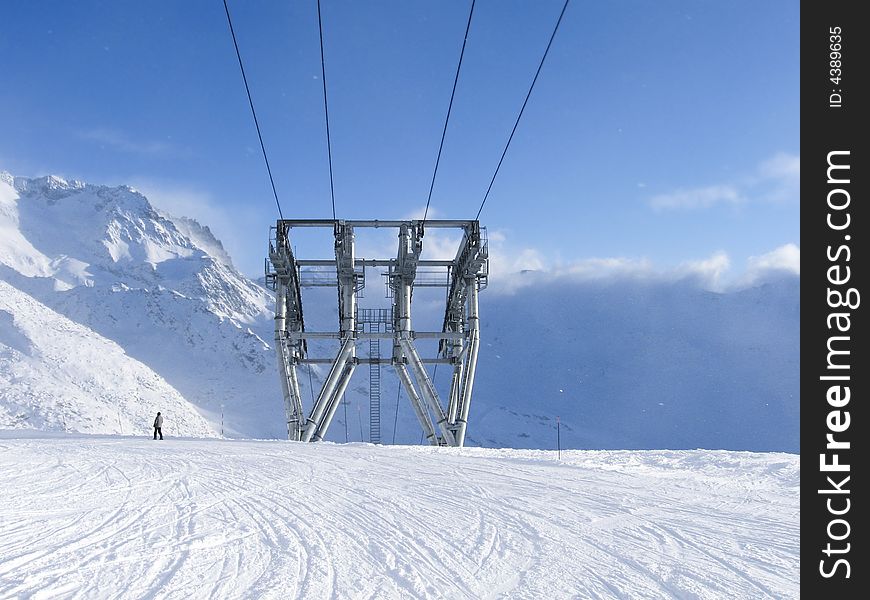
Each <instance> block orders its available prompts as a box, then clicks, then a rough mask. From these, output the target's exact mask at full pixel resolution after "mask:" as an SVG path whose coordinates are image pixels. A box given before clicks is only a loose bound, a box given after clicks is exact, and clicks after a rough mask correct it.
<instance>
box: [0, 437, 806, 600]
mask: <svg viewBox="0 0 870 600" xmlns="http://www.w3.org/2000/svg"><path fill="white" fill-rule="evenodd" d="M799 483H800V470H799V457H798V456H797V455H791V454H753V453H745V452H723V451H650V452H641V451H631V452H629V451H595V452H592V451H569V452H563V453H562V459H561V461H558V460H557V457H556V453H555V452H547V451H533V450H487V449H478V448H466V449H462V450H458V449H449V450H448V449H443V448H441V449H437V448H435V449H433V448H427V447H401V446H386V447H375V446H370V445H362V444H351V445H334V444H330V443H320V444H299V443H292V442H279V441H264V442H255V441H224V440H194V439H167V440H165V441H163V442H160V441H152V440H151V439H150V438H133V437H120V436H99V437H98V436H84V435H76V436H64V435H60V434H54V435H52V434H46V433H39V432H24V431H6V432H0V488H2V490H3V492H2V494H0V597H3V598H7V597H10V598H12V597H15V598H21V597H31V596H32V597H34V598H48V597H51V598H55V597H92V598H116V597H120V598H149V597H160V598H306V599H308V598H311V599H315V598H499V597H511V598H568V597H572V598H574V597H576V598H622V597H624V598H670V597H673V598H753V599H755V598H769V597H772V598H786V597H798V595H799V575H798V570H799V569H798V567H799V558H798V546H799V526H798V523H799V515H800V504H799V498H798V487H799Z"/></svg>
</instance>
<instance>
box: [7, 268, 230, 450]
mask: <svg viewBox="0 0 870 600" xmlns="http://www.w3.org/2000/svg"><path fill="white" fill-rule="evenodd" d="M158 410H160V411H162V412H164V413H166V414H167V417H168V420H167V423H166V429H167V431H173V432H175V433H176V434H177V435H188V436H215V435H216V433H215V431H214V429H212V427H211V426H210V425H209V424H208V423H207V422H206V420H205V419H203V418H202V416H200V414H199V413H198V412H197V411H196V410H195V409H194V408H193V406H191V405H190V403H188V402H187V401H186V400H185V399H184V398H183V397H182V396H181V394H179V393H178V391H177V390H175V389H174V388H173V387H172V386H170V385H169V384H168V383H166V381H164V380H163V378H162V377H160V376H159V375H157V374H156V373H155V372H154V371H152V370H151V369H149V368H148V367H146V366H145V365H143V364H141V363H139V362H138V361H135V360H133V359H131V358H129V357H128V356H126V355H125V354H124V350H123V349H122V348H120V347H119V346H118V345H117V344H115V343H114V342H112V341H111V340H107V339H105V338H104V337H102V336H100V335H99V334H96V333H94V332H93V331H91V330H89V329H87V328H86V327H83V326H81V325H79V324H78V323H74V322H72V321H70V320H69V319H67V318H65V317H63V316H62V315H59V314H57V313H56V312H54V311H52V310H51V309H49V308H47V307H45V306H44V305H42V304H40V303H39V302H37V301H36V300H34V299H33V298H31V297H30V296H28V295H27V294H25V293H23V292H21V291H19V290H17V289H15V288H13V287H12V286H11V285H9V284H8V283H6V282H4V281H0V428H12V429H15V428H35V429H42V430H55V431H64V430H66V429H67V428H68V427H69V426H70V425H73V426H74V427H75V430H76V431H81V432H86V433H105V432H112V433H127V434H131V433H134V432H145V431H147V430H148V426H149V425H150V424H151V423H152V422H153V420H154V415H155V414H156V413H157V411H158ZM169 415H171V416H169Z"/></svg>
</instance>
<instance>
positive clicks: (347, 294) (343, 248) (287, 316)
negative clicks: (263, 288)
mask: <svg viewBox="0 0 870 600" xmlns="http://www.w3.org/2000/svg"><path fill="white" fill-rule="evenodd" d="M299 227H315V228H318V227H319V228H328V229H332V231H333V235H334V236H335V259H326V260H321V259H318V260H300V259H297V258H296V257H295V256H294V255H293V250H292V249H291V244H290V233H291V230H292V229H294V228H299ZM424 227H425V229H436V228H437V229H459V230H461V231H462V234H463V235H462V241H461V242H460V244H459V248H458V249H457V251H456V255H455V257H454V258H453V259H452V260H422V259H421V258H420V254H421V252H422V250H423V233H424ZM360 228H393V229H396V230H398V252H397V253H396V257H395V258H385V259H379V258H372V259H368V258H357V257H356V254H355V252H354V230H355V229H360ZM488 265H489V261H488V251H487V242H486V229H485V228H481V227H480V223H479V222H478V221H476V220H475V221H447V220H427V221H425V223H424V222H423V221H420V220H412V221H341V220H290V219H280V220H278V222H277V225H276V226H275V227H274V228H272V229H271V231H270V239H269V258H268V259H267V261H266V282H267V284H268V285H269V286H270V287H271V288H272V289H273V290H274V291H275V300H276V302H275V348H276V351H277V353H278V371H279V375H280V378H281V387H282V391H283V393H284V411H285V414H286V418H287V435H288V437H289V439H291V440H300V441H304V442H310V441H319V440H322V439H323V438H324V437H325V436H326V431H327V429H328V428H329V424H330V423H331V422H332V418H333V416H334V415H335V411H336V410H337V409H338V405H339V403H340V401H341V398H342V395H343V394H344V392H345V390H346V389H347V386H348V384H349V383H350V379H351V377H352V376H353V373H354V370H355V369H356V367H357V365H359V364H361V363H368V364H369V365H381V364H391V365H393V367H394V368H395V370H396V373H397V374H398V376H399V381H401V383H402V386H403V387H404V388H405V391H406V392H407V395H408V398H409V399H410V401H411V405H412V406H413V408H414V412H415V413H416V414H417V419H418V420H419V421H420V426H421V427H422V428H423V432H424V433H425V435H426V437H427V439H428V440H429V443H430V444H432V445H434V446H462V445H463V444H464V443H465V431H466V426H467V423H468V409H469V407H470V405H471V392H472V389H473V387H474V371H475V367H476V366H477V354H478V351H479V350H480V325H479V318H478V299H477V298H478V292H480V290H482V289H484V288H485V287H486V284H487V275H488ZM366 268H379V269H382V272H383V274H384V275H385V276H386V278H387V284H388V287H389V291H390V294H389V296H390V297H391V298H392V310H391V311H388V314H390V313H391V314H390V318H391V320H392V323H391V325H392V326H391V327H368V328H367V327H364V326H363V325H364V323H361V322H360V315H359V311H358V310H357V305H356V299H357V293H358V292H359V291H360V290H362V288H363V287H364V286H365V269H366ZM418 268H420V273H419V275H420V277H419V278H418ZM306 269H307V270H309V271H311V272H312V273H313V274H316V275H317V277H316V278H313V279H312V278H305V280H303V274H304V273H305V270H306ZM332 269H334V270H335V275H334V277H333V276H332ZM324 272H327V273H329V276H328V277H324ZM309 285H333V286H336V287H337V288H338V320H339V323H338V325H339V329H338V331H337V332H333V331H317V332H313V331H306V330H305V322H304V320H303V316H302V291H301V289H302V288H303V287H307V286H309ZM434 286H443V287H446V288H447V295H446V306H445V310H444V325H443V327H442V330H441V331H415V330H414V329H413V327H412V325H411V298H412V296H413V292H414V287H434ZM381 310H385V311H387V309H381ZM364 320H366V321H369V320H370V318H364ZM379 320H380V319H379ZM427 338H428V339H437V340H438V342H439V343H438V352H437V355H436V356H435V357H433V358H422V357H421V356H420V354H419V353H418V351H417V347H416V345H415V341H416V340H418V339H427ZM310 339H336V340H338V341H339V350H338V354H337V355H336V357H335V358H311V357H309V356H308V345H307V340H310ZM381 339H388V340H392V346H393V347H392V356H391V357H390V358H381V357H380V352H376V353H375V352H372V351H371V350H370V353H369V358H360V357H358V356H357V343H358V342H361V341H363V340H369V341H371V340H376V341H378V342H379V341H380V340H381ZM373 346H374V345H373V344H370V349H371V347H373ZM315 363H316V364H329V365H330V368H329V374H328V375H327V377H326V379H325V380H324V382H323V387H322V388H321V390H320V393H319V394H318V396H317V399H316V400H315V401H314V405H313V406H312V407H311V411H310V412H309V413H308V416H307V417H306V416H305V413H304V410H303V407H302V396H301V395H300V393H299V379H298V375H297V367H298V366H299V365H302V364H315ZM432 363H444V364H449V365H451V366H452V379H451V382H450V395H449V397H448V398H447V407H446V409H445V408H444V405H443V404H442V401H441V399H440V398H439V397H438V392H437V391H436V390H435V386H434V385H433V383H432V380H431V379H430V378H429V374H428V373H427V371H426V367H425V365H426V364H432Z"/></svg>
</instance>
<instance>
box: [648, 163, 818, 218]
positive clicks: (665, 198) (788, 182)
mask: <svg viewBox="0 0 870 600" xmlns="http://www.w3.org/2000/svg"><path fill="white" fill-rule="evenodd" d="M800 172H801V159H800V156H797V155H794V154H787V153H784V152H780V153H778V154H776V155H774V156H772V157H771V158H769V159H767V160H765V161H763V162H762V163H761V164H760V165H758V167H757V168H756V169H755V172H754V173H752V174H751V175H749V176H746V177H744V178H742V179H740V180H738V181H735V182H729V183H718V184H714V185H708V186H702V187H697V188H689V189H679V190H675V191H673V192H668V193H664V194H658V195H656V196H653V197H652V198H650V199H649V205H650V207H652V208H653V210H656V211H664V210H696V209H704V208H711V207H713V206H716V205H721V204H730V205H737V204H741V203H744V202H748V201H753V200H760V201H763V202H785V201H792V200H799V199H800Z"/></svg>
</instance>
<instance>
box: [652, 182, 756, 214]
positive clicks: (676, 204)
mask: <svg viewBox="0 0 870 600" xmlns="http://www.w3.org/2000/svg"><path fill="white" fill-rule="evenodd" d="M745 200H746V199H745V198H744V197H743V195H742V194H741V193H740V191H739V190H738V189H737V188H736V187H734V186H732V185H711V186H707V187H701V188H694V189H688V190H677V191H675V192H671V193H668V194H659V195H657V196H653V198H652V199H651V200H650V206H652V207H653V208H654V209H655V210H668V209H680V208H685V209H692V208H710V207H711V206H715V205H716V204H739V203H741V202H744V201H745Z"/></svg>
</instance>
